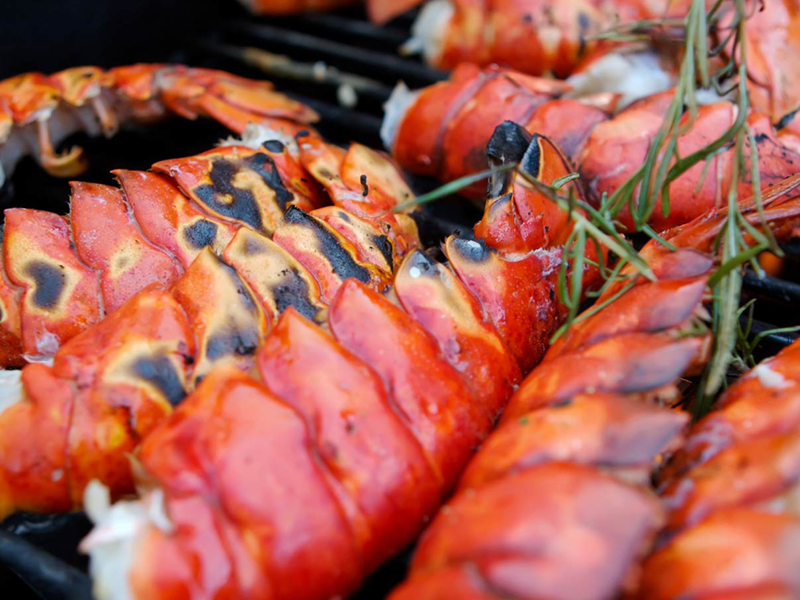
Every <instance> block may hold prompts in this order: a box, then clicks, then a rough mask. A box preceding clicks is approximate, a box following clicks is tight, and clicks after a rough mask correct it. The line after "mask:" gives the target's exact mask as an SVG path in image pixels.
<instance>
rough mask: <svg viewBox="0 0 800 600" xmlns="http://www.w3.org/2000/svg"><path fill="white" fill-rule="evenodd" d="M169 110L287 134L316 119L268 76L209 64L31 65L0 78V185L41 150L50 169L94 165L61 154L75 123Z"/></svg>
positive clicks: (109, 125)
mask: <svg viewBox="0 0 800 600" xmlns="http://www.w3.org/2000/svg"><path fill="white" fill-rule="evenodd" d="M168 114H175V115H179V116H181V117H183V118H185V119H196V118H197V117H200V116H203V117H210V118H212V119H215V120H216V121H218V122H219V123H221V124H222V125H224V126H225V127H227V128H228V129H230V130H231V131H234V132H235V133H243V132H244V130H245V128H246V127H247V125H248V123H250V122H255V123H261V124H263V125H266V126H269V127H271V128H272V129H274V130H276V131H283V132H285V133H286V134H288V135H294V134H295V133H297V132H298V131H300V130H301V129H302V127H303V125H305V124H308V123H313V122H315V121H317V119H318V116H317V114H316V113H315V112H314V111H313V110H311V109H310V108H308V107H307V106H304V105H303V104H300V103H299V102H296V101H294V100H291V99H290V98H287V97H286V96H284V95H283V94H279V93H277V92H275V91H273V89H272V84H270V83H267V82H261V81H254V80H251V79H245V78H243V77H237V76H235V75H231V74H229V73H225V72H223V71H214V70H211V69H192V68H189V67H185V66H182V65H148V64H138V65H131V66H126V67H116V68H113V69H110V70H109V71H103V70H102V69H99V68H97V67H76V68H72V69H67V70H65V71H61V72H59V73H55V74H53V75H49V76H46V75H42V74H41V73H26V74H23V75H18V76H16V77H12V78H11V79H6V80H5V81H0V149H2V148H3V147H4V146H5V145H8V147H9V148H11V150H10V151H9V152H8V153H6V154H4V155H3V159H4V160H3V161H2V162H0V186H2V184H3V182H4V181H5V179H6V178H8V177H10V175H11V173H12V171H13V170H14V166H15V164H16V162H17V160H18V159H19V158H21V157H22V156H25V155H26V154H32V155H34V156H36V157H37V159H38V160H39V162H40V163H41V165H42V167H44V168H45V169H46V170H47V172H48V173H50V174H51V175H54V176H57V177H74V176H76V175H80V174H81V173H82V172H83V171H85V170H86V168H87V166H88V163H87V161H86V159H85V157H84V156H83V150H82V149H81V148H77V147H76V148H72V149H71V150H69V151H67V152H65V153H64V154H57V153H56V151H55V147H56V146H57V145H58V144H59V143H60V142H61V140H63V139H65V138H66V137H68V136H69V135H70V134H72V133H75V132H77V131H85V132H86V133H88V134H89V135H93V136H96V135H101V134H102V135H105V136H106V137H111V136H113V135H114V134H115V133H116V132H117V130H118V129H119V127H120V125H121V124H124V123H126V122H133V123H148V122H151V121H155V120H159V119H161V118H163V117H164V116H166V115H168Z"/></svg>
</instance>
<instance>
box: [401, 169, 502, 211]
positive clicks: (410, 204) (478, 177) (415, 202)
mask: <svg viewBox="0 0 800 600" xmlns="http://www.w3.org/2000/svg"><path fill="white" fill-rule="evenodd" d="M516 168H517V164H516V163H509V164H506V165H500V166H498V167H492V168H491V169H486V170H484V171H480V172H478V173H473V174H472V175H465V176H464V177H459V178H458V179H454V180H453V181H451V182H450V183H446V184H444V185H442V186H439V187H437V188H436V189H434V190H431V191H430V192H428V193H427V194H421V195H419V196H417V197H415V198H412V199H411V200H407V201H406V202H403V203H401V204H398V205H397V206H395V207H394V208H393V209H392V212H394V213H399V212H405V211H407V210H409V209H412V208H414V207H416V206H420V205H422V204H427V203H428V202H433V201H434V200H441V199H442V198H446V197H447V196H452V195H453V194H457V193H458V192H460V191H461V190H463V189H464V188H467V187H469V186H471V185H472V184H473V183H477V182H479V181H482V180H484V179H488V178H489V177H491V176H492V175H494V174H495V173H502V172H504V171H512V170H514V169H516Z"/></svg>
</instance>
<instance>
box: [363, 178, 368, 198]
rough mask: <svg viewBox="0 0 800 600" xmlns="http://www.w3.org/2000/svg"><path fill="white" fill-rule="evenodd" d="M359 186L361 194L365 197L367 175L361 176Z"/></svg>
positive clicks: (366, 193) (366, 192)
mask: <svg viewBox="0 0 800 600" xmlns="http://www.w3.org/2000/svg"><path fill="white" fill-rule="evenodd" d="M361 187H362V188H363V189H362V191H361V195H362V196H364V197H365V198H366V197H367V195H368V194H369V186H368V185H367V176H366V175H362V176H361Z"/></svg>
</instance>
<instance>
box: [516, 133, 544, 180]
mask: <svg viewBox="0 0 800 600" xmlns="http://www.w3.org/2000/svg"><path fill="white" fill-rule="evenodd" d="M541 158H542V151H541V149H540V148H539V136H538V135H537V134H534V135H533V138H532V139H531V143H530V144H529V145H528V149H527V150H526V151H525V154H524V155H523V157H522V161H521V162H520V168H521V169H522V170H523V171H525V172H526V173H529V174H530V175H531V177H535V178H538V177H539V163H540V162H541Z"/></svg>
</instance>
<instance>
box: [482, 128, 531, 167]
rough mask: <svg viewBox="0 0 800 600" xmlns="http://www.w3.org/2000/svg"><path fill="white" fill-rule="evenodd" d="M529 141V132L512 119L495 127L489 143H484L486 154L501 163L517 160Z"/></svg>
mask: <svg viewBox="0 0 800 600" xmlns="http://www.w3.org/2000/svg"><path fill="white" fill-rule="evenodd" d="M530 143H531V134H530V133H528V132H527V131H525V128H524V127H522V126H520V125H517V124H516V123H514V122H512V121H504V122H503V123H502V124H500V125H498V126H497V127H495V130H494V133H493V134H492V137H491V138H490V139H489V143H488V144H486V155H487V156H488V157H489V158H493V159H496V160H497V162H498V164H501V165H505V164H509V163H515V162H519V161H520V160H522V157H523V156H524V155H525V151H526V150H527V149H528V146H529V145H530Z"/></svg>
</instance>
